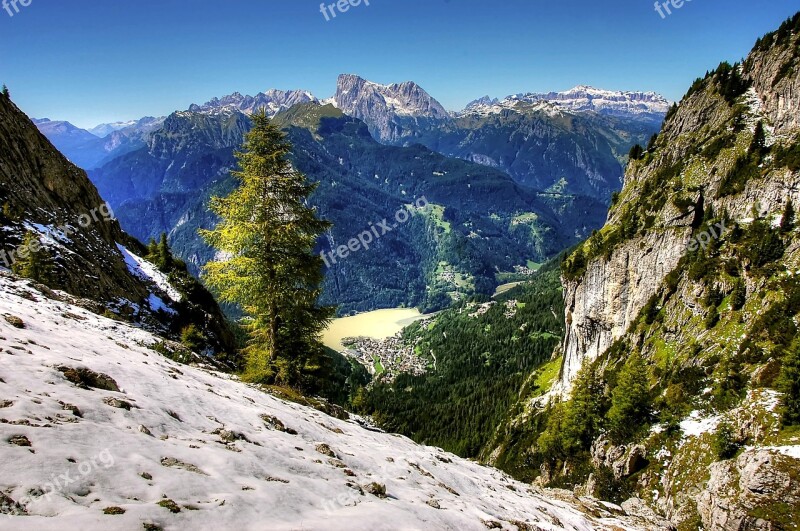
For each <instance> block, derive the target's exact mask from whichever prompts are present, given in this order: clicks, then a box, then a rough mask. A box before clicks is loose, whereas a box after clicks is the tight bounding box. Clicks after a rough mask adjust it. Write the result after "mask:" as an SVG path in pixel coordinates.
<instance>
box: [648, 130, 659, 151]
mask: <svg viewBox="0 0 800 531" xmlns="http://www.w3.org/2000/svg"><path fill="white" fill-rule="evenodd" d="M656 142H658V133H656V134H654V135H653V136H651V137H650V141H648V142H647V152H648V153H651V152H652V151H654V150H655V148H656Z"/></svg>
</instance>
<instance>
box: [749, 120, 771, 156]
mask: <svg viewBox="0 0 800 531" xmlns="http://www.w3.org/2000/svg"><path fill="white" fill-rule="evenodd" d="M767 151H768V150H767V135H766V133H765V131H764V123H763V122H761V121H759V122H758V124H757V125H756V131H755V134H754V135H753V140H752V141H751V142H750V148H749V149H748V150H747V154H748V155H750V157H751V159H752V160H753V162H755V163H759V162H761V158H762V157H763V156H764V155H766V153H767Z"/></svg>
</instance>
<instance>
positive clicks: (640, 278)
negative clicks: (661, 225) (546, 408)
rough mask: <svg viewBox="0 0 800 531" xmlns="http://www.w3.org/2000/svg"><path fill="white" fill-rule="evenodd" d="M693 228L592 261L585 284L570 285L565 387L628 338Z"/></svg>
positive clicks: (631, 244)
mask: <svg viewBox="0 0 800 531" xmlns="http://www.w3.org/2000/svg"><path fill="white" fill-rule="evenodd" d="M690 235H691V228H690V227H687V226H679V225H676V226H674V227H672V228H671V229H670V230H669V231H664V232H661V233H649V234H647V235H646V236H645V237H643V238H641V239H637V240H636V241H632V242H627V243H625V244H623V245H621V246H619V247H618V248H617V249H616V250H615V251H614V254H613V255H612V256H611V259H610V260H597V261H594V262H592V263H591V264H590V265H589V266H588V269H587V271H586V274H585V275H584V276H583V278H582V279H581V280H580V281H577V282H574V281H565V283H564V286H565V290H564V293H565V300H566V308H567V310H566V312H567V313H566V323H567V334H566V337H565V340H564V366H563V369H562V375H561V389H562V390H563V391H569V389H570V384H571V382H572V381H573V380H574V379H575V377H576V376H577V374H578V371H579V370H580V368H581V367H582V366H583V364H584V363H589V362H592V361H594V360H596V359H597V358H598V357H599V356H600V355H601V354H602V353H603V352H605V351H606V350H607V349H608V348H609V347H610V346H611V345H612V343H613V342H614V340H616V339H617V338H619V337H621V336H622V335H624V334H625V332H626V331H627V330H628V326H630V323H631V322H632V321H633V319H635V318H636V317H637V316H638V314H639V312H640V311H641V309H642V308H643V307H644V305H645V304H646V303H647V301H648V299H649V298H650V297H652V296H653V294H654V293H655V290H656V289H657V288H658V286H659V284H661V281H662V280H663V279H664V277H666V276H667V275H668V274H669V273H670V272H671V271H672V270H673V269H675V267H676V266H677V265H678V262H679V261H680V259H681V257H682V256H683V253H684V250H685V246H686V242H687V240H688V239H689V236H690Z"/></svg>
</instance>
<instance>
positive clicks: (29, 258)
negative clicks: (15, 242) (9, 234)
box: [11, 231, 52, 284]
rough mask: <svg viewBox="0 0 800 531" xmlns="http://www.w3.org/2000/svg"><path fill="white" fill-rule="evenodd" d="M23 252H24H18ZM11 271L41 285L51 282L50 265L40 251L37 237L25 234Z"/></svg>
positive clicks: (45, 255) (29, 232)
mask: <svg viewBox="0 0 800 531" xmlns="http://www.w3.org/2000/svg"><path fill="white" fill-rule="evenodd" d="M22 250H24V252H20V251H22ZM11 270H12V271H13V272H14V273H15V274H17V275H19V276H21V277H25V278H30V279H31V280H35V281H36V282H39V283H41V284H48V283H50V282H51V281H52V264H51V263H50V260H49V258H48V256H47V254H46V253H45V252H44V251H43V250H42V247H41V242H40V241H39V236H38V235H37V234H36V233H34V232H31V231H28V232H26V233H25V236H24V237H23V239H22V245H21V246H20V247H19V251H18V254H17V260H16V261H15V262H14V264H13V265H12V266H11Z"/></svg>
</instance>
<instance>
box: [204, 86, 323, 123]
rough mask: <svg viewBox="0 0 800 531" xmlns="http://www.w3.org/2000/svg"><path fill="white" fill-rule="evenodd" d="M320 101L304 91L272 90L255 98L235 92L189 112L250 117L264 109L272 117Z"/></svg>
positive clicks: (260, 93)
mask: <svg viewBox="0 0 800 531" xmlns="http://www.w3.org/2000/svg"><path fill="white" fill-rule="evenodd" d="M318 101H319V100H317V98H315V97H314V95H313V94H311V93H310V92H307V91H304V90H289V91H283V90H275V89H271V90H268V91H267V92H259V93H258V94H256V95H255V96H242V95H241V94H239V93H238V92H234V93H233V94H231V95H229V96H225V97H223V98H213V99H212V100H211V101H208V102H207V103H205V104H203V105H196V104H195V105H191V106H190V107H189V112H196V113H218V112H230V111H238V112H241V113H244V114H247V115H250V114H253V113H254V112H256V111H259V110H262V109H263V110H265V111H266V113H267V115H268V116H270V117H271V116H275V115H276V114H278V113H279V112H280V111H285V110H286V109H289V108H291V107H294V106H295V105H300V104H303V103H312V102H313V103H317V102H318Z"/></svg>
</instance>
